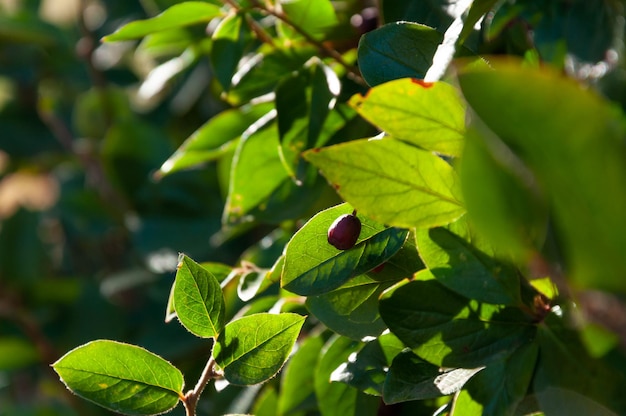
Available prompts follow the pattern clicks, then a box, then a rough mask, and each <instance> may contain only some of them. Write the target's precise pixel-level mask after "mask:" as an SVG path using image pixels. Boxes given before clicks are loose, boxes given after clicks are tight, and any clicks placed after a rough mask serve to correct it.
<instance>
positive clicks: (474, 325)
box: [380, 280, 536, 368]
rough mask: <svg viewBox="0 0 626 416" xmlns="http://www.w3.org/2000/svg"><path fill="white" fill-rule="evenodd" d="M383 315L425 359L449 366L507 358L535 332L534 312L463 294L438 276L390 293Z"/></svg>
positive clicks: (385, 298)
mask: <svg viewBox="0 0 626 416" xmlns="http://www.w3.org/2000/svg"><path fill="white" fill-rule="evenodd" d="M380 315H381V316H382V318H383V320H384V321H385V323H386V324H387V326H388V327H389V329H390V330H391V332H392V333H394V334H395V335H397V336H398V338H400V339H401V340H402V342H404V343H405V344H406V345H407V346H408V347H410V348H412V349H413V351H414V352H415V353H416V354H417V355H418V356H420V358H423V359H424V360H426V361H428V362H431V363H433V364H436V365H440V366H445V367H463V368H475V367H480V366H482V365H485V364H487V363H489V362H493V361H497V360H500V359H503V358H505V357H507V356H508V355H510V354H511V353H512V352H513V351H515V350H516V349H517V348H519V347H520V346H521V345H524V344H527V343H529V342H531V341H532V340H533V338H534V334H535V332H536V328H535V327H534V325H532V317H530V316H526V315H524V314H523V313H522V312H521V311H520V310H518V309H516V308H507V307H504V306H498V305H489V304H485V303H479V302H476V301H475V300H470V299H467V298H464V297H462V296H459V295H457V294H455V293H454V292H452V291H450V290H448V289H446V288H444V287H443V286H442V285H441V284H439V283H438V282H437V281H435V280H426V281H413V282H410V283H408V284H406V285H401V286H399V287H396V288H395V290H392V291H390V292H388V293H386V294H385V295H384V296H383V298H382V299H381V301H380Z"/></svg>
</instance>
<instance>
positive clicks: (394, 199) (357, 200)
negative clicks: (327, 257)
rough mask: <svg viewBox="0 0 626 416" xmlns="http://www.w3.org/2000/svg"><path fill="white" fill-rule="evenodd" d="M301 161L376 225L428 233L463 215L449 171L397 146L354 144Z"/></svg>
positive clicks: (413, 149)
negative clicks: (382, 224) (316, 170)
mask: <svg viewBox="0 0 626 416" xmlns="http://www.w3.org/2000/svg"><path fill="white" fill-rule="evenodd" d="M304 157H305V158H306V159H307V160H308V161H310V162H311V163H313V164H314V165H315V166H317V167H318V168H319V169H320V170H321V172H322V174H323V175H324V176H325V177H326V179H327V180H328V181H329V182H330V183H331V184H332V185H333V186H334V187H335V189H336V190H337V192H338V193H339V195H341V197H342V198H343V199H344V200H345V201H347V202H349V203H350V204H351V205H352V206H353V207H354V208H356V209H357V210H358V211H359V212H362V213H363V214H364V215H366V216H368V217H370V218H372V219H374V220H376V221H379V222H381V223H384V224H388V225H392V226H396V227H406V228H410V227H417V228H429V227H434V226H437V225H445V224H448V223H450V222H452V221H454V220H455V219H457V218H459V217H460V216H461V215H463V213H464V212H465V208H464V207H463V203H462V199H461V195H460V190H459V187H458V180H457V176H456V173H455V172H454V170H453V169H452V167H451V166H450V165H449V164H448V163H446V162H445V161H444V160H442V159H441V158H439V157H437V156H436V155H434V154H433V153H431V152H428V151H425V150H422V149H419V148H417V147H415V146H411V145H408V144H406V143H404V142H401V141H399V140H393V139H390V138H383V139H381V140H355V141H351V142H349V143H343V144H339V145H335V146H330V147H326V148H321V149H315V150H312V151H308V152H306V153H304Z"/></svg>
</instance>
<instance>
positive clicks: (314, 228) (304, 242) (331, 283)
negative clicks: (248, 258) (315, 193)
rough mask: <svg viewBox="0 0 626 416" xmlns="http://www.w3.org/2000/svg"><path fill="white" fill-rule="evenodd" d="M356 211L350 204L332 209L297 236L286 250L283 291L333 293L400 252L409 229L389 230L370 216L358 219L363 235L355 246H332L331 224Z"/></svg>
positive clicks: (300, 293) (303, 228)
mask: <svg viewBox="0 0 626 416" xmlns="http://www.w3.org/2000/svg"><path fill="white" fill-rule="evenodd" d="M352 211H353V209H352V207H350V206H349V205H347V204H342V205H338V206H336V207H333V208H329V209H327V210H325V211H322V212H320V213H318V214H317V215H315V216H314V217H313V218H311V219H310V220H309V221H308V222H307V223H306V224H305V225H304V226H303V227H302V228H301V229H300V230H298V232H297V233H296V234H294V236H293V237H292V239H291V241H290V242H289V243H288V244H287V247H286V248H285V264H284V267H283V274H282V278H281V285H282V287H283V288H285V289H287V290H289V291H291V292H294V293H297V294H299V295H305V296H309V295H319V294H322V293H326V292H330V291H331V290H333V289H336V288H338V287H340V286H341V285H343V284H344V283H345V282H347V281H348V280H349V279H350V278H352V277H354V276H358V275H360V274H362V273H365V272H367V271H369V270H371V269H373V268H375V267H376V266H378V265H380V264H381V263H383V262H385V261H386V260H387V259H389V258H390V257H391V256H393V255H394V254H395V253H396V252H397V251H398V250H400V247H402V245H403V244H404V241H405V240H406V236H407V233H408V232H407V231H406V230H400V229H396V228H386V227H385V226H384V225H382V224H379V223H376V222H374V221H372V220H370V219H369V218H366V217H358V218H359V219H360V220H361V224H362V225H361V234H360V235H359V238H358V240H357V243H356V245H355V246H354V247H352V248H351V249H349V250H338V249H336V248H335V247H333V246H332V245H331V244H330V243H328V228H329V227H330V225H331V224H332V223H333V222H334V221H335V219H337V218H338V217H339V216H341V215H342V214H347V213H350V212H352Z"/></svg>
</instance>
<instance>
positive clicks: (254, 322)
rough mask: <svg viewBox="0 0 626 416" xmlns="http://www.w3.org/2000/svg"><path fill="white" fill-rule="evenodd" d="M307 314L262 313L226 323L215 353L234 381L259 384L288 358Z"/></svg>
mask: <svg viewBox="0 0 626 416" xmlns="http://www.w3.org/2000/svg"><path fill="white" fill-rule="evenodd" d="M304 319H305V318H304V317H303V316H300V315H296V314H293V313H281V314H278V315H275V314H269V313H260V314H255V315H249V316H245V317H243V318H240V319H237V320H235V321H232V322H230V323H228V324H227V325H226V327H225V328H224V331H223V332H222V333H221V334H220V336H219V337H218V338H217V341H216V343H215V347H214V349H213V356H214V357H215V361H216V362H217V365H218V366H219V367H220V368H221V369H222V370H223V371H224V377H225V378H226V380H228V381H229V382H230V383H232V384H239V385H250V384H259V383H262V382H264V381H266V380H269V379H270V378H272V377H273V376H274V375H276V373H277V372H278V371H279V370H280V369H281V368H282V366H283V364H284V363H285V361H286V360H287V357H288V356H289V353H290V352H291V349H292V348H293V345H294V343H295V342H296V338H297V337H298V334H299V333H300V328H301V327H302V325H303V324H304Z"/></svg>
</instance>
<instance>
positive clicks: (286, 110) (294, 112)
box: [276, 62, 343, 178]
mask: <svg viewBox="0 0 626 416" xmlns="http://www.w3.org/2000/svg"><path fill="white" fill-rule="evenodd" d="M340 85H341V84H340V82H339V79H338V78H337V75H336V74H335V73H334V72H333V71H332V69H330V68H329V67H328V66H326V65H324V64H323V63H322V62H316V63H315V64H313V65H311V66H310V67H307V68H304V69H303V70H301V71H299V72H297V73H295V74H293V75H292V76H289V77H286V78H284V79H283V80H282V81H281V82H280V83H279V84H278V86H277V87H276V111H277V118H278V131H279V134H280V143H281V146H280V148H279V151H280V156H281V160H282V161H283V164H284V165H285V169H287V172H288V173H289V175H290V176H291V177H293V178H297V177H302V175H303V172H302V171H303V170H304V169H305V166H303V164H302V161H301V158H300V153H301V152H302V151H303V150H305V149H310V148H311V147H313V146H316V145H319V139H320V135H321V134H322V133H323V130H328V128H327V126H325V122H326V120H327V117H328V116H329V114H330V111H331V110H332V109H333V107H334V105H335V101H336V99H337V95H339V92H340ZM335 119H336V117H334V118H333V119H331V120H329V121H331V123H330V125H331V127H333V131H332V133H334V132H335V130H336V129H338V128H339V127H341V125H342V123H341V122H339V123H337V121H335ZM341 120H343V118H341V119H340V121H341ZM325 127H326V129H325ZM324 133H326V134H325V135H326V136H328V133H329V132H328V131H325V132H324ZM325 139H326V140H327V137H326V138H325Z"/></svg>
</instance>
